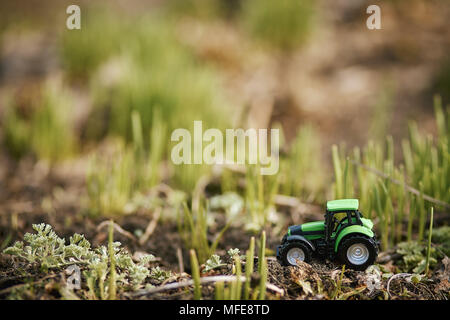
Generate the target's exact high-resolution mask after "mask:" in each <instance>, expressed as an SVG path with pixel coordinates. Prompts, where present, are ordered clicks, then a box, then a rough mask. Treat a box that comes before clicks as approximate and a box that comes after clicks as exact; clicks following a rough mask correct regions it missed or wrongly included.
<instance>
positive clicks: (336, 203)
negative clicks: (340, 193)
mask: <svg viewBox="0 0 450 320" xmlns="http://www.w3.org/2000/svg"><path fill="white" fill-rule="evenodd" d="M358 204H359V201H358V199H340V200H332V201H328V202H327V210H328V211H346V210H358Z"/></svg>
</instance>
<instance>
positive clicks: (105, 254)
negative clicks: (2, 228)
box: [3, 223, 154, 299]
mask: <svg viewBox="0 0 450 320" xmlns="http://www.w3.org/2000/svg"><path fill="white" fill-rule="evenodd" d="M33 229H34V230H35V231H36V233H26V234H25V236H24V241H25V243H26V244H24V242H22V241H18V242H16V243H15V244H14V245H13V246H12V247H9V248H6V249H5V250H4V251H3V252H4V253H6V254H10V255H14V256H16V257H18V258H19V259H21V260H23V261H27V262H29V263H32V264H35V265H37V266H39V267H40V268H41V270H43V271H46V270H49V269H56V270H59V269H62V268H65V267H67V266H70V265H74V264H75V265H79V266H80V267H81V268H82V270H83V275H84V276H85V278H86V283H87V287H88V292H86V293H85V298H88V299H98V298H100V299H107V298H108V299H114V298H115V296H116V292H118V291H119V290H120V291H127V290H136V289H138V288H139V287H141V286H142V284H143V282H144V281H145V279H147V277H148V276H149V275H150V274H151V273H150V270H149V269H148V268H147V267H146V264H148V263H149V262H150V261H153V260H154V256H152V255H145V256H143V257H142V258H141V259H140V261H139V262H138V263H135V262H134V261H133V259H132V258H131V255H130V254H129V253H128V252H126V251H124V250H123V249H121V248H120V243H119V242H113V239H112V231H111V230H110V233H109V234H110V237H109V243H108V248H107V247H105V246H101V247H99V248H97V249H91V245H90V243H89V241H87V240H86V239H85V237H84V236H83V235H79V234H74V235H73V236H71V237H70V241H69V244H65V240H64V239H62V238H60V237H58V236H57V235H56V233H55V232H54V231H53V230H52V227H51V226H50V225H48V224H44V223H42V224H34V225H33ZM82 293H84V292H82Z"/></svg>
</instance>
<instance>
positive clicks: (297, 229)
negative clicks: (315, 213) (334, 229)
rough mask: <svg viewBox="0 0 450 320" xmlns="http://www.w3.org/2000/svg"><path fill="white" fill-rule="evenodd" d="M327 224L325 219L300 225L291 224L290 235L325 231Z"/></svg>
mask: <svg viewBox="0 0 450 320" xmlns="http://www.w3.org/2000/svg"><path fill="white" fill-rule="evenodd" d="M324 229H325V224H324V222H323V221H315V222H308V223H304V224H301V225H298V226H291V227H289V230H288V235H304V234H308V233H317V232H323V231H324Z"/></svg>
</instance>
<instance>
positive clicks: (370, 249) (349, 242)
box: [338, 234, 378, 270]
mask: <svg viewBox="0 0 450 320" xmlns="http://www.w3.org/2000/svg"><path fill="white" fill-rule="evenodd" d="M358 244H359V245H360V246H361V248H363V251H364V247H365V248H366V249H367V252H366V253H367V254H368V257H367V260H365V261H363V259H362V261H361V263H360V264H359V263H354V261H355V259H354V260H353V262H352V261H350V260H349V257H348V254H347V251H348V250H349V249H350V247H352V246H353V245H356V247H357V246H358ZM353 248H355V247H353ZM351 250H352V249H351ZM349 254H350V255H351V252H349ZM363 255H364V254H363ZM377 255H378V246H377V244H376V242H375V241H374V240H373V239H372V238H369V237H366V236H364V235H361V234H355V235H350V236H347V237H345V238H344V239H343V240H342V241H341V243H340V244H339V248H338V258H339V260H340V261H341V262H342V263H343V264H345V266H346V267H349V268H351V269H354V270H366V268H367V267H368V266H370V265H372V264H374V262H375V260H376V258H377Z"/></svg>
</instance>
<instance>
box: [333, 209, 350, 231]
mask: <svg viewBox="0 0 450 320" xmlns="http://www.w3.org/2000/svg"><path fill="white" fill-rule="evenodd" d="M344 219H347V213H346V212H339V213H336V214H335V215H334V216H333V232H335V231H336V228H337V226H338V225H339V223H341V222H342V220H344Z"/></svg>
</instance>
